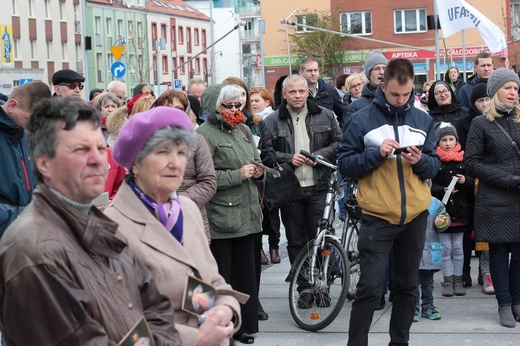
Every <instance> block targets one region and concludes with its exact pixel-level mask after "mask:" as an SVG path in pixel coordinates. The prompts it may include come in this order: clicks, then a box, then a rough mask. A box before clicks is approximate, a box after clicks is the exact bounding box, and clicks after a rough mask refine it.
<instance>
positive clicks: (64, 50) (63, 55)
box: [61, 42, 69, 61]
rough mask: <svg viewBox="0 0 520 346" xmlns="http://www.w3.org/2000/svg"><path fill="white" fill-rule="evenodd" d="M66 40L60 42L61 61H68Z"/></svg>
mask: <svg viewBox="0 0 520 346" xmlns="http://www.w3.org/2000/svg"><path fill="white" fill-rule="evenodd" d="M67 53H68V52H67V42H62V43H61V61H69V55H68V54H67Z"/></svg>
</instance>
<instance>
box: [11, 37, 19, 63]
mask: <svg viewBox="0 0 520 346" xmlns="http://www.w3.org/2000/svg"><path fill="white" fill-rule="evenodd" d="M19 44H20V40H18V39H17V38H15V39H14V40H13V49H14V60H18V59H20V56H19V55H18V54H19V53H18V52H19V50H18V45H19Z"/></svg>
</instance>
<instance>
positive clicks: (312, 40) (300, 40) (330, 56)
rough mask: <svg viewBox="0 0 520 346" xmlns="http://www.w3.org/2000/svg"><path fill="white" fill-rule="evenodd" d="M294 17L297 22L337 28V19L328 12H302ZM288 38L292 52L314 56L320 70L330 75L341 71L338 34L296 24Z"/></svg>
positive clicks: (339, 38) (340, 48) (331, 28)
mask: <svg viewBox="0 0 520 346" xmlns="http://www.w3.org/2000/svg"><path fill="white" fill-rule="evenodd" d="M296 18H297V23H298V24H304V25H308V26H312V27H317V28H321V29H326V30H332V31H335V30H338V28H339V22H338V21H339V19H338V18H336V17H333V16H332V15H331V13H330V12H325V11H323V12H317V11H314V12H304V13H303V14H302V15H298V16H297V17H296ZM289 38H290V44H291V51H292V52H295V53H296V54H298V55H301V56H311V57H313V58H315V59H316V60H318V63H319V64H320V67H321V70H323V71H324V72H325V73H326V74H328V76H330V77H334V76H337V75H338V74H340V73H341V70H342V60H343V48H342V46H341V41H342V37H341V36H340V35H338V34H334V33H329V32H324V31H314V30H313V29H312V28H303V27H298V26H297V27H296V32H295V33H293V34H290V35H289Z"/></svg>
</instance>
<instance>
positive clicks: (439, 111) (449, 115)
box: [428, 81, 468, 125]
mask: <svg viewBox="0 0 520 346" xmlns="http://www.w3.org/2000/svg"><path fill="white" fill-rule="evenodd" d="M439 83H442V84H444V85H446V82H444V81H436V82H435V83H433V84H432V86H431V87H430V93H429V97H428V109H429V111H428V113H429V114H430V116H431V117H432V118H433V121H434V122H435V123H439V122H441V121H444V122H448V123H451V124H453V125H454V124H455V123H456V122H457V120H458V119H460V118H462V117H463V116H465V115H466V114H467V113H468V110H467V109H466V108H464V107H462V106H461V104H460V103H459V101H457V99H456V98H455V93H454V92H453V90H451V88H450V87H449V85H447V86H446V87H447V88H448V91H449V92H450V94H451V103H450V104H449V105H446V106H439V104H438V103H437V100H435V86H437V84H439Z"/></svg>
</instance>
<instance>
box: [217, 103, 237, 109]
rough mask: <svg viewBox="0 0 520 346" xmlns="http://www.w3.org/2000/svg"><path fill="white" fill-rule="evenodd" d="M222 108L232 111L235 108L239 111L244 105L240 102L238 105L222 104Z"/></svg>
mask: <svg viewBox="0 0 520 346" xmlns="http://www.w3.org/2000/svg"><path fill="white" fill-rule="evenodd" d="M220 105H221V106H222V107H224V108H225V109H232V108H233V107H235V108H236V109H239V108H240V107H242V104H241V103H240V102H237V103H229V104H226V103H221V104H220Z"/></svg>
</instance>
